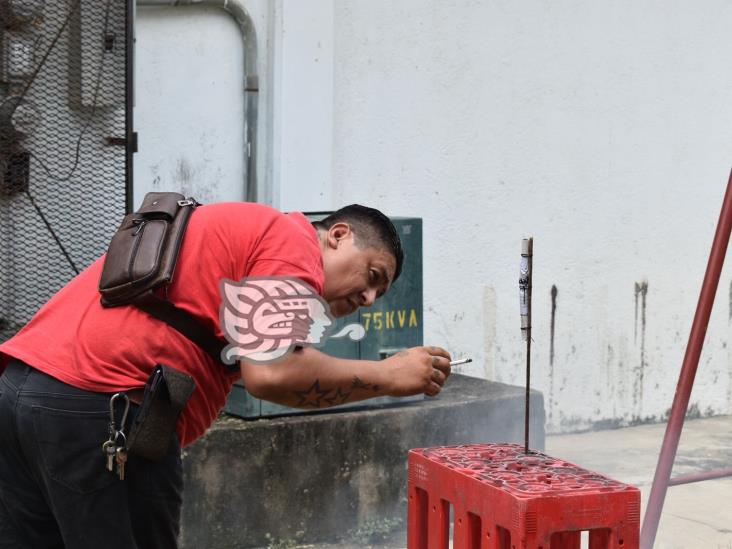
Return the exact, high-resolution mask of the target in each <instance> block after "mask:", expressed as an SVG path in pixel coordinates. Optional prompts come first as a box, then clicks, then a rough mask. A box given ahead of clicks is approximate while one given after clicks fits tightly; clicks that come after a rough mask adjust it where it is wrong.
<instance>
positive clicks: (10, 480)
mask: <svg viewBox="0 0 732 549" xmlns="http://www.w3.org/2000/svg"><path fill="white" fill-rule="evenodd" d="M110 396H111V395H109V394H105V393H93V392H89V391H83V390H81V389H77V388H75V387H71V386H69V385H67V384H65V383H62V382H60V381H58V380H56V379H54V378H52V377H50V376H48V375H46V374H43V373H41V372H39V371H38V370H35V369H33V368H31V367H29V366H27V365H25V364H23V363H20V362H17V361H11V363H10V364H9V365H8V368H7V369H6V370H5V372H4V373H3V375H2V377H0V549H10V548H13V549H22V548H28V549H51V548H53V549H56V548H59V549H61V548H66V549H86V548H92V547H93V548H95V549H98V548H101V547H104V548H109V549H114V548H120V549H142V548H148V547H149V548H155V549H167V548H175V547H176V546H177V542H176V540H177V537H178V530H179V524H180V507H181V493H182V489H183V480H182V471H181V456H180V446H179V444H178V442H177V437H176V440H175V443H174V444H171V449H170V451H169V452H168V455H167V457H166V458H165V459H164V460H163V461H162V462H152V461H149V460H146V459H144V458H140V457H137V456H130V457H129V459H128V460H127V464H126V467H125V479H124V480H120V479H119V477H118V476H117V474H116V473H110V472H109V471H108V470H107V468H106V460H105V458H104V454H103V453H102V444H103V442H104V441H105V440H106V439H107V438H108V423H109V398H110ZM120 400H121V399H117V401H120ZM119 405H120V406H119V409H118V410H117V417H118V418H119V417H121V412H122V403H121V402H119ZM135 411H136V406H134V405H132V406H131V409H130V416H129V418H128V422H127V423H128V425H129V424H131V419H132V417H133V415H134V412H135Z"/></svg>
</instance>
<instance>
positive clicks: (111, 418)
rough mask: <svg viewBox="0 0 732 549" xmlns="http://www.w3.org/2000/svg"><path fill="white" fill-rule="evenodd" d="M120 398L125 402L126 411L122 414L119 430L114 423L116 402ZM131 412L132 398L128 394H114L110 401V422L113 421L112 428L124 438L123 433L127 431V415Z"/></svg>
mask: <svg viewBox="0 0 732 549" xmlns="http://www.w3.org/2000/svg"><path fill="white" fill-rule="evenodd" d="M118 398H122V399H124V401H125V410H124V412H122V421H120V422H119V429H117V426H116V425H115V421H114V401H115V400H117V399H118ZM129 411H130V398H129V397H128V396H127V393H114V394H113V395H112V398H110V399H109V420H110V421H111V424H112V427H113V428H114V430H115V431H116V432H117V433H121V434H122V436H124V433H123V431H124V430H125V423H127V413H128V412H129Z"/></svg>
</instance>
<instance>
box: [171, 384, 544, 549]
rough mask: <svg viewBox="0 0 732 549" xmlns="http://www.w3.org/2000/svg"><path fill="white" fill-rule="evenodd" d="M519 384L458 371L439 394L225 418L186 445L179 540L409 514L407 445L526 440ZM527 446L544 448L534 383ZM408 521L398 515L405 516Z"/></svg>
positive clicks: (295, 536)
mask: <svg viewBox="0 0 732 549" xmlns="http://www.w3.org/2000/svg"><path fill="white" fill-rule="evenodd" d="M524 395H525V389H524V388H522V387H515V386H511V385H505V384H501V383H493V382H488V381H485V380H481V379H476V378H470V377H466V376H461V375H458V374H454V375H453V376H451V378H450V380H449V382H448V384H447V387H446V389H445V390H444V391H443V392H442V394H441V395H440V396H439V397H438V398H428V399H425V400H424V401H422V402H413V403H407V404H404V405H402V406H392V407H389V408H380V409H364V410H359V411H348V412H341V413H314V414H307V415H299V416H292V417H281V418H275V419H260V420H255V421H245V420H240V419H234V418H222V419H220V420H219V421H217V422H216V423H215V424H214V426H213V427H212V428H211V429H210V430H209V432H208V433H207V434H206V435H205V436H204V437H203V438H202V439H200V440H199V441H197V442H196V443H195V444H193V445H191V446H190V447H189V448H187V449H186V452H185V455H184V474H185V495H184V504H183V517H182V532H181V546H182V547H183V548H184V549H194V548H196V549H200V548H202V547H205V548H207V549H224V548H245V547H262V546H267V545H268V543H269V542H268V537H267V535H269V536H270V538H269V539H275V540H294V541H297V542H298V543H314V542H322V541H331V542H332V541H335V540H338V539H342V538H345V537H347V536H348V532H349V530H353V529H355V528H357V527H358V526H359V525H362V524H364V522H366V521H369V520H374V519H379V518H385V517H388V518H394V517H400V518H402V519H405V517H406V463H407V452H408V451H409V450H410V449H411V448H420V447H429V446H442V445H454V444H462V443H468V442H523V438H524V419H523V418H524ZM531 408H532V414H531V415H532V421H531V439H532V441H531V446H532V448H534V449H538V450H543V448H544V401H543V397H542V395H541V393H539V392H536V391H532V395H531ZM404 524H406V522H405V523H404Z"/></svg>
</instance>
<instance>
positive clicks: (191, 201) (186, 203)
mask: <svg viewBox="0 0 732 549" xmlns="http://www.w3.org/2000/svg"><path fill="white" fill-rule="evenodd" d="M197 205H198V202H196V200H195V199H193V198H186V199H185V200H179V201H178V206H180V207H183V206H197Z"/></svg>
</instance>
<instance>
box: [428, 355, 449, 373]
mask: <svg viewBox="0 0 732 549" xmlns="http://www.w3.org/2000/svg"><path fill="white" fill-rule="evenodd" d="M432 367H433V368H436V369H437V370H439V371H440V372H442V373H443V374H444V375H445V377H447V376H449V375H450V371H451V370H452V366H450V359H449V358H444V357H441V356H433V357H432Z"/></svg>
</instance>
